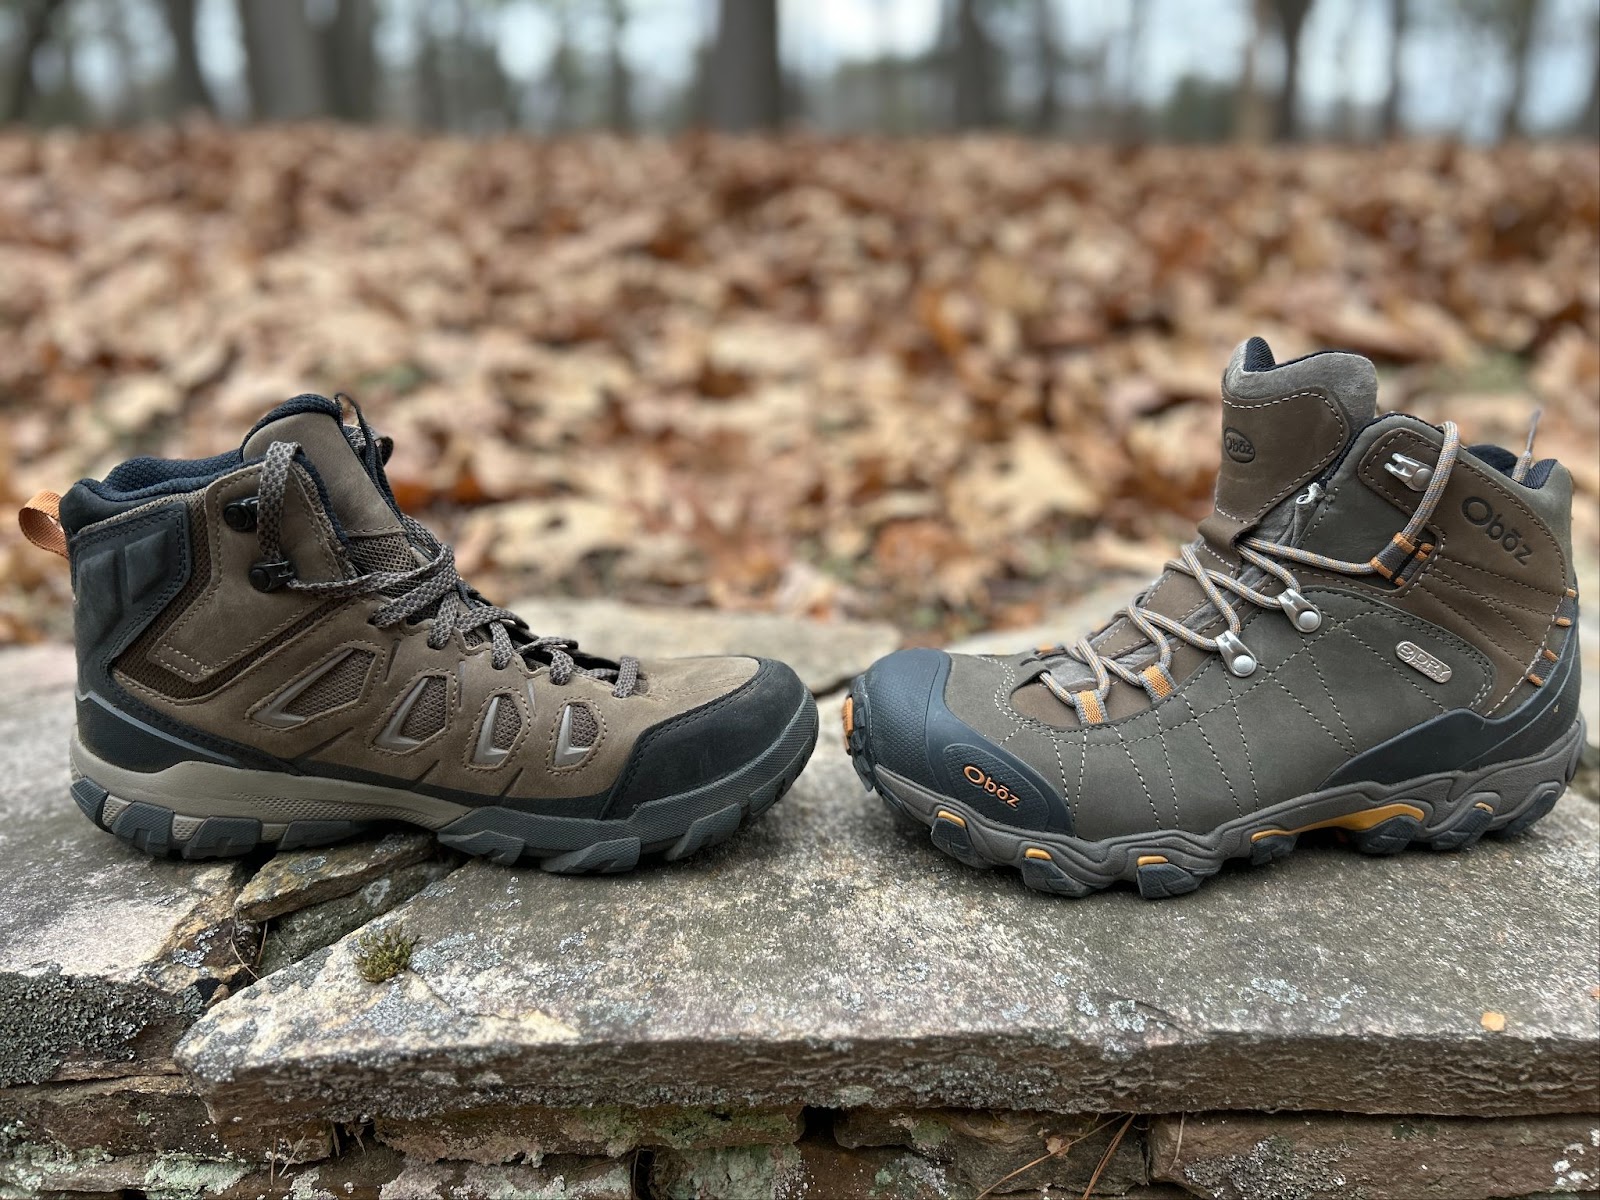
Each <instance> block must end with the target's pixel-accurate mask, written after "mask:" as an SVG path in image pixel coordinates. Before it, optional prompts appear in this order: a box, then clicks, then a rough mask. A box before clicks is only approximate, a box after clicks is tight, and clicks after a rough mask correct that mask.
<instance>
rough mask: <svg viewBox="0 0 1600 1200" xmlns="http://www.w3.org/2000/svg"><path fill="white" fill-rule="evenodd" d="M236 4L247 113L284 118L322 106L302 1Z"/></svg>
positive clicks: (311, 113)
mask: <svg viewBox="0 0 1600 1200" xmlns="http://www.w3.org/2000/svg"><path fill="white" fill-rule="evenodd" d="M238 6H239V26H240V28H241V29H242V30H243V32H244V54H245V78H246V80H247V81H248V83H249V85H250V112H251V115H252V116H254V117H255V119H256V120H258V121H262V120H264V121H290V120H295V119H296V118H300V117H311V116H316V115H318V114H319V113H323V112H325V111H327V101H326V96H325V93H324V90H323V86H322V72H321V71H320V70H318V67H319V65H320V56H319V55H318V53H317V39H316V34H315V31H314V30H313V29H312V28H311V22H310V20H308V19H307V17H306V7H305V3H304V0H238Z"/></svg>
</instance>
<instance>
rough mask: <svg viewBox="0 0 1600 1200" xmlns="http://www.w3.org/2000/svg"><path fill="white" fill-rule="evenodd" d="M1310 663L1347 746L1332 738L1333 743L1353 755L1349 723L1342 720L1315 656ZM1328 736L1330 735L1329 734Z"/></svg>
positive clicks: (1354, 740) (1352, 737)
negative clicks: (1342, 731)
mask: <svg viewBox="0 0 1600 1200" xmlns="http://www.w3.org/2000/svg"><path fill="white" fill-rule="evenodd" d="M1310 662H1311V669H1312V670H1313V671H1315V672H1316V673H1317V684H1318V685H1319V686H1320V687H1321V688H1322V691H1323V694H1324V695H1326V696H1327V697H1328V707H1329V708H1331V709H1333V719H1334V720H1336V721H1338V722H1339V728H1340V729H1342V730H1344V736H1345V739H1346V741H1348V742H1349V745H1348V746H1346V745H1345V743H1344V742H1341V741H1339V739H1338V738H1334V743H1335V744H1336V745H1337V746H1338V747H1339V749H1340V750H1341V751H1342V752H1344V753H1345V754H1349V755H1354V754H1355V753H1356V735H1355V734H1353V733H1351V732H1350V725H1349V723H1348V722H1347V721H1346V720H1345V719H1344V714H1343V713H1342V712H1340V711H1339V702H1338V701H1337V700H1335V699H1334V698H1333V689H1332V688H1330V687H1329V686H1328V680H1327V677H1326V676H1325V675H1323V673H1322V667H1321V666H1320V665H1319V664H1318V662H1317V656H1316V655H1315V654H1313V655H1312V656H1311V659H1310ZM1329 736H1332V735H1331V734H1330V735H1329Z"/></svg>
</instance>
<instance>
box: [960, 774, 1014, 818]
mask: <svg viewBox="0 0 1600 1200" xmlns="http://www.w3.org/2000/svg"><path fill="white" fill-rule="evenodd" d="M961 773H962V774H963V775H965V776H966V777H967V782H968V783H970V784H971V785H972V786H973V787H980V788H982V789H983V790H984V791H986V792H988V793H989V795H991V796H993V797H994V798H995V799H996V800H998V801H1000V803H1002V804H1009V805H1010V806H1011V807H1012V808H1015V807H1016V806H1017V804H1018V802H1019V800H1020V797H1019V796H1018V795H1017V794H1016V793H1015V792H1013V791H1012V790H1011V789H1010V788H1008V787H1007V786H1006V785H1005V784H1003V783H996V782H995V780H994V776H992V775H988V774H986V773H985V772H984V771H982V770H980V769H979V768H978V767H975V766H973V765H972V764H971V763H968V764H967V765H966V766H964V767H962V768H961Z"/></svg>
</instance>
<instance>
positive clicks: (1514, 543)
mask: <svg viewBox="0 0 1600 1200" xmlns="http://www.w3.org/2000/svg"><path fill="white" fill-rule="evenodd" d="M1461 515H1462V516H1464V517H1466V519H1467V520H1469V521H1471V522H1472V523H1473V524H1474V525H1476V526H1477V527H1478V528H1479V529H1481V530H1483V532H1484V533H1485V534H1487V535H1488V536H1489V537H1491V538H1493V539H1494V540H1495V541H1497V542H1499V543H1500V548H1501V549H1502V550H1504V551H1505V552H1506V553H1507V554H1509V555H1511V557H1512V558H1514V559H1516V560H1517V561H1518V562H1519V563H1525V562H1527V561H1528V558H1529V556H1531V555H1532V554H1533V547H1532V546H1531V545H1529V544H1528V543H1527V542H1525V541H1523V540H1522V531H1521V530H1520V529H1516V528H1509V529H1508V528H1507V527H1506V519H1505V518H1504V517H1502V516H1501V515H1500V514H1499V513H1497V512H1495V510H1494V505H1492V504H1490V503H1489V502H1488V501H1487V500H1485V499H1484V498H1483V497H1482V496H1468V497H1467V498H1466V499H1465V500H1463V501H1462V502H1461Z"/></svg>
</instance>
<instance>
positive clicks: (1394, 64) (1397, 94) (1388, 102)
mask: <svg viewBox="0 0 1600 1200" xmlns="http://www.w3.org/2000/svg"><path fill="white" fill-rule="evenodd" d="M1410 28H1411V0H1389V90H1388V91H1387V92H1385V93H1384V97H1383V110H1382V112H1381V113H1380V115H1379V117H1378V131H1379V133H1380V134H1382V136H1383V139H1384V141H1391V140H1393V139H1394V138H1395V137H1397V136H1398V135H1399V133H1400V104H1401V102H1402V101H1403V100H1404V99H1405V92H1406V78H1405V47H1406V34H1407V33H1408V32H1409V31H1410Z"/></svg>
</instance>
